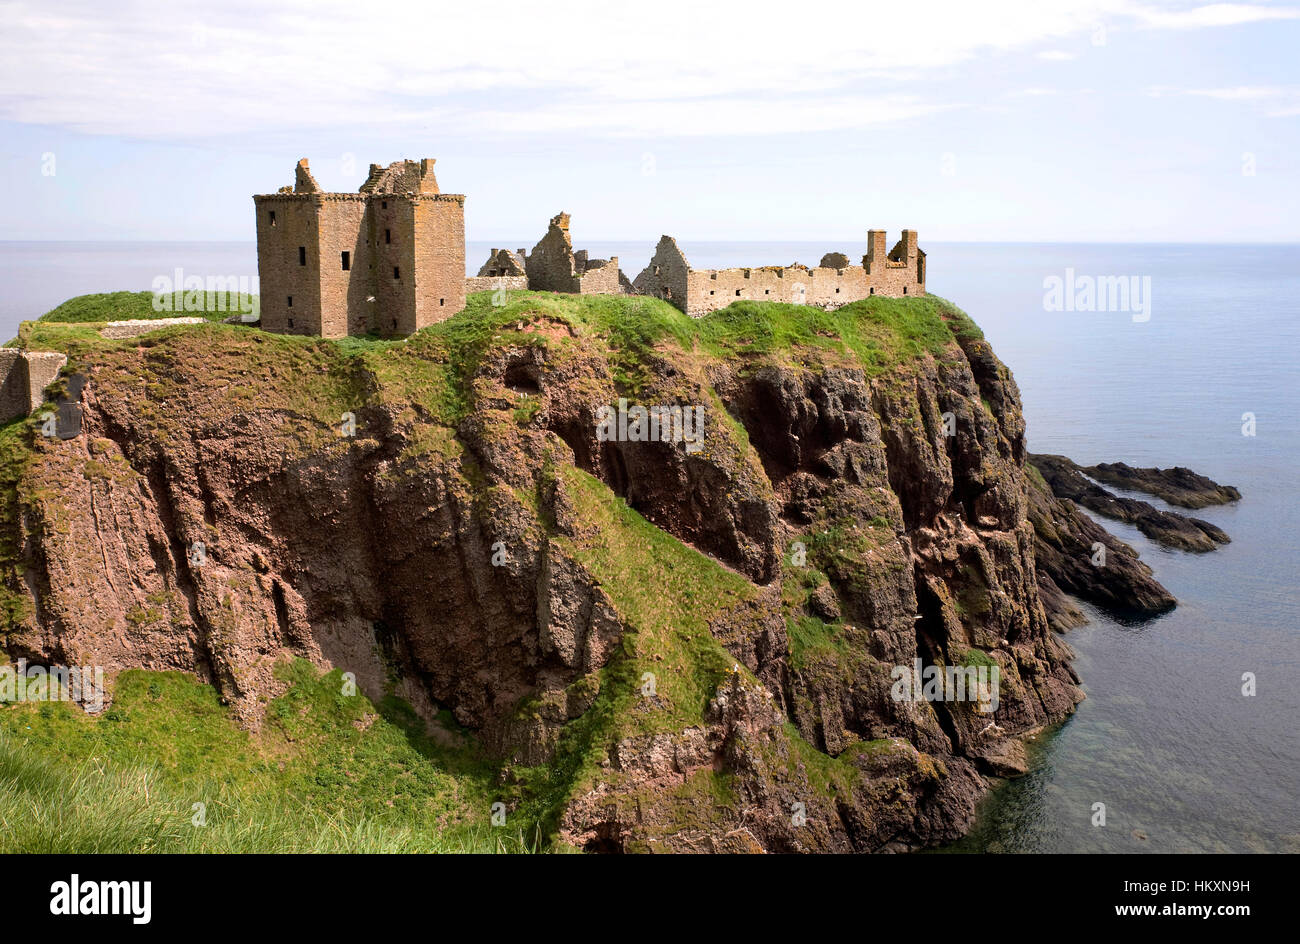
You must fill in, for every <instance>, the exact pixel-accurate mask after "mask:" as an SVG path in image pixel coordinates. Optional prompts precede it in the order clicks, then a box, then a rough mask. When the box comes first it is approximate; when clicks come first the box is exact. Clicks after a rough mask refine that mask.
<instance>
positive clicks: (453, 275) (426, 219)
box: [253, 158, 465, 338]
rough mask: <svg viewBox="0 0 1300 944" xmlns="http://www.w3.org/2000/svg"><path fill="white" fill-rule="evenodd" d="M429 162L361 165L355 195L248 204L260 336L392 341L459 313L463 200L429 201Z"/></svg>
mask: <svg viewBox="0 0 1300 944" xmlns="http://www.w3.org/2000/svg"><path fill="white" fill-rule="evenodd" d="M433 163H434V162H433V161H432V160H430V159H425V160H421V161H397V162H396V163H394V164H390V165H389V166H388V167H382V166H381V165H379V164H371V165H370V175H369V177H368V178H367V179H366V182H365V183H364V184H362V185H361V188H360V190H359V191H358V192H357V193H322V192H321V189H320V187H319V186H317V184H316V179H315V178H314V177H312V174H311V170H310V169H309V168H308V166H307V159H306V158H303V159H302V160H300V161H299V162H298V166H297V167H296V168H295V170H294V186H293V188H292V189H290V188H288V187H282V188H281V189H280V192H279V193H273V194H263V195H259V196H255V197H253V204H254V206H255V207H256V210H257V268H258V276H259V281H260V283H261V305H262V327H263V328H264V329H265V330H267V331H274V332H277V333H280V334H309V335H320V336H321V337H326V338H339V337H344V336H346V335H364V334H378V335H382V336H384V337H401V336H405V335H408V334H411V333H412V332H415V331H418V330H420V329H421V328H424V327H426V326H428V325H431V324H434V323H435V322H438V321H442V320H444V319H446V318H450V317H451V316H452V315H454V314H455V313H456V312H458V311H460V310H461V309H462V308H464V307H465V197H464V195H462V194H444V193H439V191H438V182H437V179H436V178H435V177H434V174H433Z"/></svg>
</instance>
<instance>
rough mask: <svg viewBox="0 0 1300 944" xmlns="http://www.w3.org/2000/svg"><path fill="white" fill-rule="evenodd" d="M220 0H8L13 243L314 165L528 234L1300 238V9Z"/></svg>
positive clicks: (484, 234) (209, 207)
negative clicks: (455, 203)
mask: <svg viewBox="0 0 1300 944" xmlns="http://www.w3.org/2000/svg"><path fill="white" fill-rule="evenodd" d="M213 6H215V5H210V4H194V3H185V2H180V3H175V4H169V5H168V6H167V7H165V8H162V10H163V11H165V12H160V9H159V8H157V7H154V6H152V5H147V4H131V3H128V4H124V5H119V4H113V5H109V4H103V3H99V2H94V3H76V2H54V3H51V2H48V0H46V2H40V3H28V2H0V22H3V23H4V27H5V28H4V30H3V31H0V177H2V178H3V181H4V183H5V194H6V197H7V199H6V201H5V208H6V209H5V212H4V214H3V216H2V217H0V239H152V240H191V239H221V240H227V239H229V240H251V239H252V238H253V205H252V200H251V199H250V196H251V194H253V193H264V192H273V191H274V190H276V189H277V188H278V187H280V186H282V185H284V184H288V183H292V168H293V165H294V162H295V161H296V160H297V159H298V158H299V157H308V158H309V159H310V161H311V166H312V169H313V171H314V172H315V174H316V177H317V179H318V180H319V181H320V183H321V184H322V185H323V186H325V187H326V188H327V189H331V190H355V189H356V188H357V186H358V185H359V184H360V183H361V182H362V180H364V178H365V176H366V167H367V165H368V164H369V163H370V162H372V161H374V162H380V163H388V162H390V161H393V160H396V159H399V158H403V157H410V158H418V157H435V158H437V160H438V165H437V169H438V179H439V183H440V185H441V186H442V189H443V190H444V191H447V192H455V193H465V194H467V196H468V200H467V203H466V222H467V228H468V237H469V238H470V239H471V240H500V242H501V243H502V244H509V245H511V246H514V245H516V244H517V245H525V244H527V245H531V244H532V242H533V241H535V240H536V238H537V236H538V235H539V234H540V232H541V231H542V229H543V228H544V225H545V221H546V219H547V218H548V217H550V216H551V215H553V214H554V213H556V212H558V211H560V210H566V211H568V212H569V213H571V214H572V215H573V229H574V234H575V238H576V239H577V241H578V242H579V243H582V244H586V243H590V242H592V241H593V240H596V239H638V240H652V239H654V238H656V237H657V236H658V235H659V234H661V233H670V234H673V235H675V236H678V237H680V238H683V239H693V240H709V239H746V240H778V239H790V240H798V239H836V240H846V239H847V240H858V241H861V240H862V239H863V238H864V233H865V230H866V229H868V228H879V227H884V228H887V229H889V230H890V231H891V232H894V231H897V230H898V229H900V228H902V227H905V226H906V227H912V228H915V229H918V230H920V231H921V235H922V239H923V241H924V240H926V239H930V240H933V241H942V240H1061V241H1069V240H1088V241H1093V240H1095V241H1168V240H1189V241H1211V242H1212V241H1295V240H1297V239H1300V224H1298V223H1297V210H1298V209H1300V199H1298V198H1300V65H1298V64H1297V58H1298V57H1297V51H1300V4H1297V3H1284V2H1255V3H1219V4H1209V5H1207V4H1203V3H1195V2H1183V0H1057V2H1051V3H1046V2H1044V3H1034V2H1025V3H1002V2H998V0H990V2H982V3H969V2H960V3H951V2H942V3H940V2H925V0H914V2H910V3H908V4H899V3H896V2H891V3H875V2H866V3H863V2H859V3H854V4H844V5H842V6H840V7H825V6H818V7H815V8H808V9H807V10H806V11H803V10H798V9H792V8H791V7H790V6H789V5H781V6H779V7H775V6H774V7H770V8H768V7H766V6H765V5H764V3H762V2H747V3H725V2H724V3H710V4H703V3H699V2H694V3H677V2H676V0H663V2H656V3H655V4H649V5H647V4H642V3H637V4H626V5H624V4H619V3H611V4H605V5H600V6H596V7H593V6H592V5H591V4H589V3H586V2H584V3H580V4H571V3H568V2H566V0H554V2H550V3H546V4H535V3H526V4H525V3H519V4H516V3H512V2H498V3H493V4H491V5H490V6H487V5H483V4H474V5H472V6H471V5H470V4H468V3H465V4H459V5H456V6H448V5H445V4H430V3H416V4H411V5H409V6H408V5H406V4H404V3H401V2H390V3H386V4H385V5H384V6H383V7H382V10H381V9H380V8H375V7H373V6H370V5H366V4H356V3H349V4H331V3H280V4H271V5H269V6H264V5H253V4H243V3H238V2H237V3H232V4H226V5H222V6H221V8H220V9H219V10H216V9H212V8H210V7H213ZM51 171H52V173H51Z"/></svg>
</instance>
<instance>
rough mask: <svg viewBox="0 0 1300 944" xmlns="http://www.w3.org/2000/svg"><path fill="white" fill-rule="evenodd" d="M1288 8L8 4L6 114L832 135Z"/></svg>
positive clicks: (1124, 0)
mask: <svg viewBox="0 0 1300 944" xmlns="http://www.w3.org/2000/svg"><path fill="white" fill-rule="evenodd" d="M1295 13H1296V10H1295V9H1294V8H1284V7H1280V6H1260V5H1257V4H1231V3H1229V4H1213V5H1210V6H1208V7H1207V6H1194V5H1190V4H1188V3H1185V2H1174V0H1144V2H1138V0H1056V2H1052V3H1036V4H1024V3H1022V2H1019V0H986V2H983V3H979V4H972V3H969V2H966V0H958V2H952V0H948V2H940V0H914V2H912V3H910V4H907V5H899V4H892V3H879V4H878V3H857V4H846V5H843V6H842V7H838V8H836V9H835V10H834V12H833V13H830V12H822V10H821V9H820V8H807V9H795V10H791V11H788V12H785V13H783V14H782V15H779V16H778V15H759V14H757V13H756V12H755V9H754V8H753V7H752V5H751V4H749V3H748V2H741V0H719V2H714V3H709V4H701V3H698V2H696V0H689V2H688V0H659V2H657V3H656V4H655V5H654V6H653V8H648V7H646V6H644V5H641V4H626V5H606V6H601V7H592V6H591V5H590V3H588V2H586V0H583V2H576V0H550V2H548V3H546V4H536V3H532V2H523V0H497V2H494V3H493V4H491V5H490V6H485V5H479V6H473V7H472V6H471V5H470V4H459V5H455V6H452V5H437V6H433V5H429V4H427V3H421V2H411V0H389V2H387V3H385V4H384V5H383V7H382V12H376V10H375V8H373V7H371V6H368V5H365V4H358V3H355V2H347V3H344V2H339V0H312V2H308V0H282V2H279V3H276V4H272V5H269V6H264V5H262V4H258V3H253V2H251V0H234V2H232V3H228V4H221V5H217V4H211V3H208V2H197V0H179V2H177V3H173V4H170V5H168V6H167V7H166V10H165V13H162V14H160V13H159V12H158V10H157V9H155V8H153V7H152V6H150V5H148V4H143V3H128V4H125V5H121V6H119V5H116V4H114V5H109V4H104V3H102V0H66V2H63V3H60V4H59V5H58V7H57V8H54V7H51V5H50V4H49V2H48V0H7V2H0V15H3V18H4V22H5V23H6V29H5V31H4V32H3V33H0V119H4V120H10V121H19V122H28V123H34V124H43V125H53V126H58V127H64V128H69V129H73V130H77V131H82V132H88V133H94V134H114V135H121V136H128V137H141V138H151V139H162V140H195V139H204V138H213V137H218V136H220V137H230V136H233V135H244V134H255V135H264V134H270V133H292V132H295V131H300V130H310V129H319V128H347V127H355V128H357V129H379V128H388V129H391V130H397V131H401V130H403V129H405V128H407V127H409V126H410V125H411V124H412V123H416V124H417V125H418V126H420V127H427V126H430V125H433V126H436V127H438V128H439V129H445V130H446V132H447V133H449V134H450V133H459V134H475V133H485V134H535V133H541V132H548V131H556V130H563V131H568V132H571V133H585V134H597V135H612V136H625V135H632V134H649V135H659V136H691V135H698V134H702V133H708V132H710V130H712V133H723V134H752V133H758V132H765V133H766V132H771V133H777V132H782V131H788V132H792V133H793V132H799V131H803V130H818V129H820V130H833V129H837V128H842V127H858V126H865V125H872V124H882V123H889V122H896V121H900V120H905V119H907V118H910V117H916V116H923V115H926V114H930V113H933V112H936V111H940V110H943V109H945V108H949V107H952V103H951V102H936V101H927V100H926V98H925V96H924V94H923V92H924V83H925V82H926V81H927V80H929V79H931V78H933V77H935V76H941V75H943V74H944V73H945V72H946V71H947V70H951V69H952V68H953V67H955V66H959V65H961V64H963V63H966V62H969V61H972V60H977V59H979V58H981V57H987V56H991V55H997V54H1010V53H1017V52H1019V53H1023V54H1024V55H1027V56H1028V55H1030V54H1031V52H1032V50H1033V49H1034V48H1036V47H1041V46H1043V45H1044V44H1048V45H1051V46H1053V47H1055V46H1056V45H1059V44H1060V43H1061V42H1062V41H1065V40H1068V39H1072V38H1073V39H1080V40H1081V38H1082V37H1083V36H1084V35H1086V34H1087V33H1089V32H1091V31H1092V30H1094V29H1095V28H1096V26H1097V24H1099V23H1106V24H1107V27H1108V28H1112V29H1113V28H1119V27H1120V25H1121V24H1131V25H1134V26H1140V27H1143V28H1153V29H1160V28H1175V29H1186V28H1194V27H1215V26H1224V25H1230V24H1234V23H1245V22H1256V21H1259V20H1263V19H1276V18H1282V17H1287V18H1290V17H1292V16H1294V15H1295ZM1071 55H1073V54H1072V53H1069V52H1067V51H1064V50H1061V49H1057V48H1050V49H1047V50H1045V51H1042V52H1039V53H1037V57H1038V58H1039V59H1044V60H1049V61H1050V60H1060V59H1065V58H1069V57H1070V56H1071ZM837 109H846V110H847V113H842V112H837Z"/></svg>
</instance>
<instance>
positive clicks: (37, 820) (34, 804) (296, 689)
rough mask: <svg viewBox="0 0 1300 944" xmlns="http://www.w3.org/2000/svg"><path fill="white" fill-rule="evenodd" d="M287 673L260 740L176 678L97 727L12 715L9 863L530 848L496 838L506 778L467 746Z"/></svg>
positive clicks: (142, 685) (515, 833) (2, 789)
mask: <svg viewBox="0 0 1300 944" xmlns="http://www.w3.org/2000/svg"><path fill="white" fill-rule="evenodd" d="M282 671H283V673H284V675H285V676H286V678H287V679H288V680H289V681H291V685H290V687H289V689H288V691H287V692H286V693H285V694H284V695H283V696H281V697H280V698H277V699H275V700H273V701H272V702H271V703H270V705H269V709H268V712H267V720H266V723H265V724H264V726H263V729H262V731H261V732H260V733H258V734H256V735H252V734H249V733H248V732H246V731H243V730H241V729H240V728H239V727H237V726H236V725H235V723H234V722H233V720H231V718H230V717H229V716H228V714H227V712H226V710H225V709H224V708H223V707H222V706H221V705H220V704H219V702H218V700H217V696H216V692H215V691H214V690H213V689H212V688H211V687H209V686H206V685H202V684H200V683H198V682H197V681H195V680H193V679H191V678H190V677H188V676H186V675H183V674H181V673H178V672H143V671H129V672H124V673H122V675H121V676H119V678H118V680H117V688H116V694H115V699H114V703H113V705H112V706H111V707H110V708H109V709H108V710H107V711H106V712H104V713H103V714H102V715H101V716H99V717H88V716H87V715H86V714H85V713H84V712H82V711H81V710H80V709H78V708H75V707H70V706H69V705H68V703H66V702H49V703H45V704H32V703H23V704H16V705H8V706H4V707H0V852H73V851H76V852H254V851H282V852H288V851H304V852H306V851H349V850H352V851H375V852H378V851H392V852H443V851H495V850H498V849H499V850H501V851H522V850H524V849H525V848H526V845H525V843H524V842H523V838H522V832H521V831H520V830H519V829H518V828H517V827H516V826H515V825H514V824H508V825H507V826H506V827H500V828H492V827H491V826H490V825H489V817H490V807H491V803H492V802H493V801H494V799H495V792H494V788H493V786H492V776H493V773H494V771H493V770H492V768H491V767H490V766H486V765H484V763H483V762H482V760H481V759H480V758H479V756H478V754H477V752H476V751H475V749H474V745H473V743H472V742H471V741H470V740H469V739H467V738H464V739H463V742H462V743H459V744H453V745H451V746H441V745H439V744H438V743H436V742H435V741H433V740H432V739H431V738H430V737H428V735H426V734H425V732H424V730H423V727H424V726H423V724H422V723H419V722H417V721H416V720H415V718H414V716H413V714H412V713H411V711H410V709H409V707H407V706H405V705H403V704H402V703H400V702H397V701H395V700H386V701H385V702H384V703H383V704H381V705H379V706H376V705H374V704H372V703H371V702H370V701H369V700H368V699H366V698H365V696H363V695H352V696H345V695H343V694H342V678H341V676H340V674H339V672H338V671H337V670H336V671H334V672H331V673H328V674H326V675H322V676H319V677H318V676H317V673H316V671H315V670H314V668H313V667H312V666H311V665H310V664H308V663H305V662H295V663H293V664H291V665H286V666H284V667H283V670H282ZM458 737H461V736H458ZM196 803H202V804H204V805H205V807H206V810H205V813H206V823H205V824H204V825H203V826H202V827H199V826H196V825H194V824H193V823H192V820H193V817H194V816H195V808H194V804H196Z"/></svg>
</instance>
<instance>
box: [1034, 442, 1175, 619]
mask: <svg viewBox="0 0 1300 944" xmlns="http://www.w3.org/2000/svg"><path fill="white" fill-rule="evenodd" d="M1026 479H1027V481H1028V483H1029V486H1030V488H1029V521H1030V523H1031V524H1032V525H1033V528H1034V560H1035V563H1036V565H1037V580H1038V596H1039V599H1040V600H1042V602H1043V606H1044V608H1045V609H1046V611H1047V615H1048V619H1049V620H1050V621H1051V623H1052V626H1053V628H1054V629H1056V630H1058V631H1065V630H1067V629H1070V628H1072V627H1074V626H1079V625H1082V624H1083V623H1085V622H1087V619H1086V617H1085V616H1084V615H1083V613H1082V611H1080V610H1079V608H1078V607H1077V606H1075V605H1074V603H1073V602H1072V601H1071V600H1070V598H1069V597H1068V596H1066V594H1067V593H1069V594H1073V595H1075V596H1077V597H1080V598H1081V599H1084V600H1087V601H1088V602H1090V603H1094V604H1096V605H1098V606H1100V607H1103V608H1105V609H1107V610H1109V611H1110V612H1112V613H1114V614H1116V615H1119V616H1123V617H1135V616H1136V617H1148V616H1155V615H1158V614H1160V613H1164V612H1166V611H1168V610H1171V609H1173V608H1174V607H1175V606H1177V602H1178V601H1177V600H1175V599H1174V597H1173V594H1171V593H1170V592H1169V591H1168V590H1166V589H1165V588H1164V587H1162V586H1161V585H1160V584H1159V582H1157V581H1156V579H1155V577H1154V576H1153V575H1152V572H1151V568H1150V567H1148V566H1147V565H1146V564H1144V563H1143V562H1142V561H1140V560H1139V559H1138V555H1137V552H1136V551H1135V550H1133V548H1132V547H1130V546H1129V545H1128V544H1125V543H1124V542H1123V541H1121V540H1119V538H1117V537H1115V536H1114V535H1112V534H1111V533H1110V532H1108V531H1107V530H1106V529H1105V528H1103V527H1101V525H1099V524H1097V522H1095V521H1093V520H1092V519H1091V518H1089V517H1088V516H1087V515H1085V514H1082V513H1081V512H1080V511H1079V510H1078V508H1076V507H1075V505H1074V503H1073V502H1072V501H1069V500H1068V499H1059V498H1057V497H1055V496H1054V495H1052V493H1051V490H1050V489H1049V488H1048V487H1047V483H1046V482H1045V481H1044V479H1043V477H1042V476H1041V475H1039V474H1038V472H1037V468H1036V467H1034V466H1029V467H1027V469H1026ZM1102 548H1104V550H1105V557H1104V559H1103V558H1102V557H1101V555H1099V554H1098V550H1099V549H1102Z"/></svg>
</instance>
